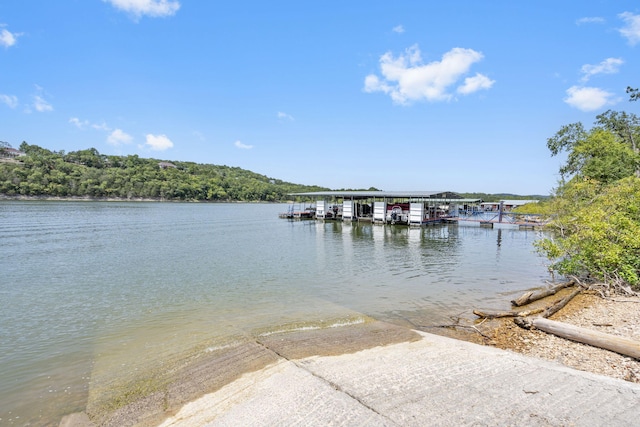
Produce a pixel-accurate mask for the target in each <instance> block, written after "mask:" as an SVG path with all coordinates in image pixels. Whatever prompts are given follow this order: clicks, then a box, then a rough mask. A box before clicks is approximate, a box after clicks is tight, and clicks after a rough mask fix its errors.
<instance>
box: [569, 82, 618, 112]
mask: <svg viewBox="0 0 640 427" xmlns="http://www.w3.org/2000/svg"><path fill="white" fill-rule="evenodd" d="M613 96H614V95H613V94H612V93H610V92H607V91H605V90H602V89H599V88H597V87H584V86H572V87H570V88H569V89H567V97H566V98H565V99H564V102H566V103H567V104H569V105H570V106H572V107H574V108H577V109H578V110H581V111H595V110H598V109H600V108H602V107H604V106H605V105H611V104H614V103H615V100H614V99H613Z"/></svg>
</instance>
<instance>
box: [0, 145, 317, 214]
mask: <svg viewBox="0 0 640 427" xmlns="http://www.w3.org/2000/svg"><path fill="white" fill-rule="evenodd" d="M4 148H5V150H3V152H2V153H0V157H3V160H5V161H2V162H0V194H2V195H5V196H40V197H43V196H44V197H90V198H115V199H152V200H189V201H264V202H280V201H286V200H288V199H289V196H288V194H290V193H294V192H307V191H323V190H328V188H326V187H319V186H308V185H300V184H294V183H290V182H285V181H282V180H279V179H276V178H270V177H267V176H265V175H261V174H257V173H254V172H251V171H248V170H245V169H241V168H238V167H229V166H219V165H210V164H198V163H194V162H179V161H167V160H160V159H151V158H141V157H138V156H137V155H129V156H108V155H104V154H100V153H99V152H98V150H96V149H95V148H90V149H87V150H80V151H72V152H69V153H65V152H54V151H50V150H47V149H46V148H42V147H39V146H37V145H29V144H27V143H26V142H23V143H22V144H21V145H20V152H22V153H24V155H21V156H19V157H15V156H13V157H11V158H10V159H9V158H8V156H7V155H6V154H7V152H6V148H7V144H6V143H5V144H4Z"/></svg>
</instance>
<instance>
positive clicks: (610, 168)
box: [536, 111, 640, 289]
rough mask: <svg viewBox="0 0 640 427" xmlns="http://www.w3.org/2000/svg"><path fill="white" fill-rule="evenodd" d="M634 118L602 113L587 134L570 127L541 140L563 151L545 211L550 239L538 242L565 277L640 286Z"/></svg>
mask: <svg viewBox="0 0 640 427" xmlns="http://www.w3.org/2000/svg"><path fill="white" fill-rule="evenodd" d="M637 135H638V125H637V118H635V116H633V115H627V114H626V113H615V112H610V111H608V112H606V113H604V114H601V115H599V116H598V117H597V120H596V123H595V126H594V127H593V128H592V129H591V130H589V131H587V130H585V129H584V127H583V126H582V124H580V123H576V124H572V125H567V126H564V127H562V128H561V130H560V131H559V132H558V133H556V135H555V136H554V137H552V138H550V139H549V140H548V141H547V146H548V147H549V149H550V151H551V154H552V155H556V154H558V153H560V152H561V151H567V160H566V163H565V164H564V165H562V166H561V168H560V173H561V175H562V180H561V182H560V185H559V186H558V188H557V189H556V191H555V194H554V197H553V198H552V199H551V200H549V201H548V202H547V203H545V206H544V208H545V210H546V211H547V212H551V213H553V214H555V219H554V220H553V221H552V222H551V224H550V227H551V229H552V230H553V231H554V233H553V237H550V238H547V239H543V240H541V241H539V242H537V244H536V246H537V248H538V250H539V251H540V252H542V253H544V254H545V255H546V256H547V257H548V258H549V259H550V260H551V262H552V264H551V266H550V268H551V269H552V270H554V271H557V272H559V273H561V274H565V275H573V276H576V277H580V278H582V279H586V280H593V281H602V282H604V283H608V284H613V285H615V286H616V287H617V288H618V289H628V286H629V285H632V286H635V287H640V239H638V236H639V235H640V234H639V233H640V178H639V177H638V176H637V172H638V169H639V166H640V156H639V155H638V152H637V146H636V145H635V143H634V141H635V140H636V138H637Z"/></svg>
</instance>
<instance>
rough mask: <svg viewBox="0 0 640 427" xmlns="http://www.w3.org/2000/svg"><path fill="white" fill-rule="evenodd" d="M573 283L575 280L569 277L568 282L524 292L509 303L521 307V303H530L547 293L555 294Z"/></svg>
mask: <svg viewBox="0 0 640 427" xmlns="http://www.w3.org/2000/svg"><path fill="white" fill-rule="evenodd" d="M575 283H576V282H575V280H573V279H571V280H569V281H568V282H564V283H558V284H556V285H554V286H552V287H550V288H547V289H540V290H538V291H530V292H526V293H525V294H524V295H522V296H521V297H520V298H517V299H515V300H513V301H511V304H512V305H514V306H516V307H521V306H523V305H527V304H530V303H532V302H534V301H537V300H539V299H542V298H545V297H548V296H549V295H555V294H556V293H557V292H558V291H559V290H561V289H564V288H568V287H569V286H573V285H574V284H575Z"/></svg>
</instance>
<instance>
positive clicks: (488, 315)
mask: <svg viewBox="0 0 640 427" xmlns="http://www.w3.org/2000/svg"><path fill="white" fill-rule="evenodd" d="M580 292H582V288H581V287H580V286H577V287H576V288H575V289H574V290H573V291H572V292H571V293H570V294H569V295H567V296H566V297H564V298H562V299H560V300H558V301H556V302H555V303H554V304H553V305H551V306H549V307H547V308H546V309H545V308H535V309H532V310H525V311H486V310H473V314H475V315H476V316H478V317H482V318H485V319H497V318H499V317H527V316H531V315H534V314H539V313H542V314H541V316H542V317H549V316H551V315H552V314H555V313H557V312H558V310H560V309H562V307H564V306H565V305H567V303H568V302H569V301H571V300H572V299H573V297H575V296H576V295H578V294H579V293H580Z"/></svg>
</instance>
